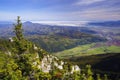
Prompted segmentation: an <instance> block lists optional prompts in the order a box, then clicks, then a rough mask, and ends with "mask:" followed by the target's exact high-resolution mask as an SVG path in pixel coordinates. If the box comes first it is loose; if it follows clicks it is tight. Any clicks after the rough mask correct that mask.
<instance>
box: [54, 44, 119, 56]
mask: <svg viewBox="0 0 120 80" xmlns="http://www.w3.org/2000/svg"><path fill="white" fill-rule="evenodd" d="M119 52H120V46H115V45H110V46H108V45H107V46H106V45H105V44H104V43H99V44H98V43H93V44H87V45H82V46H78V47H75V48H72V49H68V50H64V51H61V52H57V53H55V55H56V56H58V57H60V58H70V57H78V56H87V55H96V54H104V53H119Z"/></svg>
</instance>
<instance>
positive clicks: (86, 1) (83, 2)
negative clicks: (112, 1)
mask: <svg viewBox="0 0 120 80" xmlns="http://www.w3.org/2000/svg"><path fill="white" fill-rule="evenodd" d="M101 1H105V0H79V1H78V2H76V3H75V5H88V4H93V3H96V2H101Z"/></svg>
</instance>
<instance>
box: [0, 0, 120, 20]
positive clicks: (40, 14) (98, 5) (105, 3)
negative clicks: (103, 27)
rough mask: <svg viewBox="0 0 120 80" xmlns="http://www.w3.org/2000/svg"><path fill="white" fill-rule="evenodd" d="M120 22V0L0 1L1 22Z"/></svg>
mask: <svg viewBox="0 0 120 80" xmlns="http://www.w3.org/2000/svg"><path fill="white" fill-rule="evenodd" d="M17 16H21V18H22V20H25V21H111V20H114V21H115V20H120V0H0V21H10V20H15V19H16V17H17Z"/></svg>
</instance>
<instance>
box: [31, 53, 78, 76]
mask: <svg viewBox="0 0 120 80" xmlns="http://www.w3.org/2000/svg"><path fill="white" fill-rule="evenodd" d="M36 59H39V55H38V54H37V55H36ZM33 65H35V66H37V67H38V69H40V70H42V71H43V72H45V73H49V72H50V71H51V70H55V69H56V68H57V69H59V70H64V69H65V68H64V66H65V65H68V63H67V62H64V61H62V60H59V59H58V58H57V57H55V56H53V55H50V54H46V55H44V56H43V58H42V59H41V61H39V63H37V62H33ZM70 67H71V71H69V72H67V73H69V74H73V73H74V72H80V68H79V66H78V65H71V66H70ZM67 71H68V70H67Z"/></svg>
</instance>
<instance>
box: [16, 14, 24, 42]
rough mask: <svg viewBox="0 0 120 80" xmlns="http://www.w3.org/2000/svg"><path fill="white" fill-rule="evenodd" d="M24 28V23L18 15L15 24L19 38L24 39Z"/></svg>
mask: <svg viewBox="0 0 120 80" xmlns="http://www.w3.org/2000/svg"><path fill="white" fill-rule="evenodd" d="M22 32H23V30H22V23H21V20H20V16H18V17H17V24H16V25H15V34H16V37H17V39H18V40H22V39H23V34H22Z"/></svg>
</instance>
